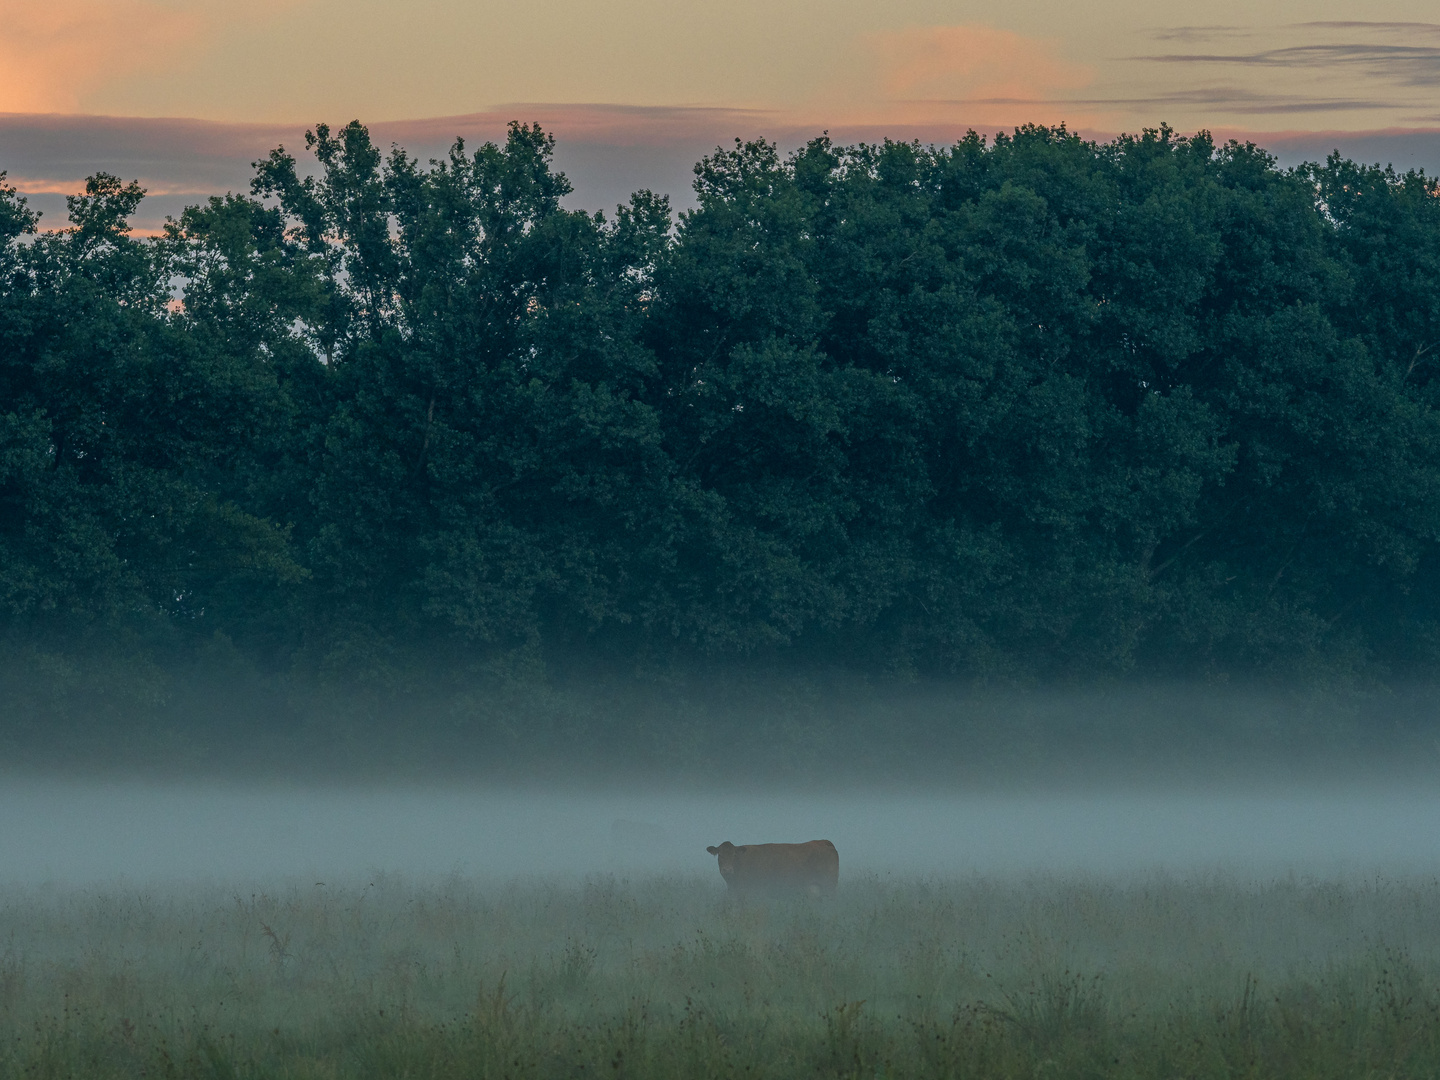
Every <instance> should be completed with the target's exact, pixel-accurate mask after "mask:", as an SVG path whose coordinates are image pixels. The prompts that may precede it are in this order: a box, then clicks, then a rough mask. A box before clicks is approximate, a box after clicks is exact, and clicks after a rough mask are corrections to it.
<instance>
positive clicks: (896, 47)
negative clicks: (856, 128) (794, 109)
mask: <svg viewBox="0 0 1440 1080" xmlns="http://www.w3.org/2000/svg"><path fill="white" fill-rule="evenodd" d="M848 75H849V78H848V82H847V85H845V86H843V87H841V86H835V87H833V88H832V91H831V92H830V93H826V94H824V95H823V99H824V101H825V102H826V103H828V104H830V105H831V106H832V107H833V106H836V105H843V112H844V115H845V117H846V118H847V119H851V120H853V121H855V122H860V123H886V122H889V123H895V122H900V123H907V124H932V123H945V122H946V121H947V120H958V121H959V122H962V123H967V124H991V123H996V124H1008V123H1017V122H1029V121H1037V122H1045V123H1049V122H1054V121H1058V120H1062V119H1065V120H1069V121H1070V122H1071V123H1072V124H1074V125H1078V124H1092V123H1094V122H1095V120H1096V119H1097V117H1095V116H1093V115H1090V113H1091V112H1092V111H1093V110H1088V109H1087V110H1085V111H1084V112H1083V113H1082V112H1081V110H1080V109H1079V108H1077V107H1074V106H1070V105H1068V104H1067V103H1066V100H1065V99H1066V98H1067V97H1068V96H1069V94H1070V93H1071V92H1072V91H1074V90H1077V89H1079V88H1081V87H1084V86H1087V85H1089V84H1090V83H1091V81H1092V80H1093V78H1094V70H1093V69H1092V68H1091V67H1090V66H1088V65H1085V64H1077V63H1075V62H1073V61H1070V60H1066V59H1064V58H1063V57H1062V56H1061V55H1060V52H1059V48H1058V46H1057V44H1056V42H1054V41H1053V40H1049V39H1040V38H1029V37H1025V36H1023V35H1021V34H1017V33H1014V32H1013V31H1010V30H997V29H996V28H994V27H991V26H980V25H961V26H914V27H908V28H906V29H903V30H891V31H882V32H878V33H872V34H867V35H865V36H864V38H863V39H861V41H860V42H859V56H858V57H857V61H856V63H855V65H854V67H853V68H852V70H851V71H850V72H849V73H848Z"/></svg>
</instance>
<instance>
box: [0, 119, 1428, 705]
mask: <svg viewBox="0 0 1440 1080" xmlns="http://www.w3.org/2000/svg"><path fill="white" fill-rule="evenodd" d="M307 144H308V147H309V150H310V151H311V152H312V153H313V156H314V159H315V160H314V163H313V164H307V165H305V166H301V165H300V164H297V161H296V159H295V158H294V157H292V156H291V155H289V154H288V153H286V152H285V151H284V150H278V149H277V150H276V151H274V152H273V153H272V154H271V155H270V157H269V158H268V159H267V160H265V161H261V162H257V163H256V171H255V177H254V181H253V183H252V187H251V192H250V194H249V195H228V196H225V197H224V198H213V199H210V200H209V201H208V202H206V203H205V204H203V205H200V206H196V207H192V208H190V209H189V210H187V211H186V212H185V213H184V215H183V216H182V217H181V218H180V219H179V220H178V221H174V222H172V223H170V224H169V225H168V227H167V229H166V231H165V234H164V235H163V236H161V237H158V238H152V239H137V238H134V237H132V236H131V235H130V234H129V230H128V226H127V218H128V217H129V215H131V214H133V212H134V211H135V209H136V207H137V205H138V204H139V202H140V200H141V198H142V197H143V191H142V190H141V189H140V188H139V187H138V186H137V185H135V184H125V183H122V182H121V181H120V180H119V179H117V178H115V177H112V176H108V175H104V174H99V175H96V176H94V177H92V178H91V179H90V180H89V182H88V183H87V185H86V190H85V193H84V194H83V195H78V196H75V197H73V198H72V199H70V200H69V202H70V219H71V223H72V224H71V226H70V227H69V228H65V229H60V230H56V231H45V232H37V231H36V230H37V221H36V218H35V216H34V215H33V214H31V213H30V212H29V211H28V210H27V209H26V206H25V200H24V198H23V197H22V196H20V195H19V194H17V193H16V192H15V191H14V190H13V189H11V188H8V187H7V188H4V189H3V193H0V236H3V244H0V279H3V280H0V628H3V631H0V632H3V635H4V639H5V641H6V642H8V643H9V647H11V648H12V650H13V649H31V648H34V649H42V650H50V653H51V654H59V653H64V652H65V651H66V650H70V651H75V650H81V649H84V648H89V647H98V646H99V645H101V644H103V645H104V646H105V647H106V648H113V647H118V646H117V645H116V643H128V645H126V647H127V648H131V647H133V649H134V650H135V651H136V655H144V656H148V657H152V658H154V657H161V658H164V657H183V656H188V655H192V654H194V653H195V651H196V650H199V649H210V648H214V643H215V642H217V641H223V642H224V643H225V647H226V649H229V650H232V651H233V652H234V653H236V654H238V655H240V656H242V657H244V658H245V659H246V662H247V663H250V664H253V665H255V666H256V668H257V669H260V670H269V671H294V670H297V669H305V670H320V671H329V672H332V673H337V674H340V675H344V676H345V677H360V676H364V677H367V678H388V677H390V676H391V675H393V674H394V673H395V672H397V671H420V670H423V671H426V672H430V673H432V674H433V673H436V672H449V673H463V674H464V675H465V676H466V677H469V676H472V675H474V674H476V673H480V672H486V671H491V672H494V671H509V672H511V673H514V672H516V671H529V672H539V671H543V670H547V668H548V669H553V668H554V666H555V665H556V664H561V663H570V662H572V661H574V659H575V658H582V659H583V660H584V662H586V663H594V664H598V665H600V666H602V667H606V668H611V669H614V668H617V667H618V668H619V669H626V670H633V669H635V668H636V667H640V668H650V669H661V670H664V669H670V670H674V669H675V668H676V666H677V665H679V666H681V667H684V666H685V665H692V664H701V665H706V664H710V665H713V664H722V663H726V662H729V661H732V660H744V661H746V662H748V663H758V664H762V665H771V666H772V667H775V666H778V667H779V668H786V667H788V666H798V667H806V666H814V665H820V666H825V665H830V666H839V667H843V668H847V669H850V670H858V671H876V672H895V671H898V672H917V673H922V674H924V673H933V674H959V675H965V676H970V675H977V676H985V677H990V676H996V677H1000V678H1007V679H1008V678H1019V679H1022V680H1023V679H1029V678H1036V679H1039V678H1047V677H1055V676H1060V677H1073V676H1081V677H1084V676H1089V675H1093V674H1098V673H1110V674H1123V673H1126V672H1137V671H1138V672H1143V673H1147V674H1183V675H1197V674H1198V675H1207V674H1227V673H1252V674H1253V673H1257V672H1290V673H1293V672H1297V671H1312V672H1313V671H1328V672H1342V673H1352V674H1353V673H1371V674H1379V675H1382V676H1385V675H1389V676H1395V677H1400V676H1404V675H1433V674H1435V673H1436V669H1437V663H1440V618H1437V616H1440V400H1437V394H1440V188H1437V185H1436V183H1435V181H1433V180H1430V179H1428V178H1426V177H1425V176H1423V175H1422V174H1417V173H1413V172H1412V173H1406V174H1405V175H1398V174H1396V173H1395V172H1393V171H1392V170H1390V169H1380V168H1375V167H1364V166H1360V165H1357V164H1355V163H1353V162H1350V161H1346V160H1342V159H1340V158H1339V157H1338V156H1332V157H1331V158H1330V159H1329V160H1328V161H1327V162H1326V163H1325V164H1324V165H1307V166H1304V167H1301V168H1298V169H1294V170H1282V169H1280V168H1278V167H1277V166H1276V164H1275V161H1274V159H1273V158H1271V157H1270V156H1268V155H1267V154H1266V153H1265V152H1264V151H1263V150H1261V149H1258V148H1256V147H1254V146H1250V145H1237V144H1235V143H1230V144H1228V145H1224V146H1217V145H1215V144H1214V143H1213V142H1212V141H1211V139H1210V138H1209V136H1208V135H1206V134H1204V133H1202V134H1200V135H1197V136H1195V137H1194V138H1188V139H1187V138H1180V137H1177V136H1176V135H1174V134H1173V133H1172V132H1171V131H1169V130H1168V129H1163V128H1162V129H1160V130H1158V131H1147V132H1145V133H1144V134H1143V135H1141V136H1138V137H1130V136H1126V137H1122V138H1119V139H1117V140H1115V141H1114V142H1111V143H1105V144H1097V143H1093V142H1087V141H1084V140H1082V139H1080V138H1078V137H1076V136H1074V135H1072V134H1070V133H1068V132H1067V131H1066V130H1065V129H1064V128H1058V129H1051V128H1043V127H1027V128H1022V129H1019V130H1017V131H1016V132H1015V133H1014V134H1013V135H1009V136H1004V135H1002V136H998V137H997V138H995V139H994V140H993V141H989V142H987V141H986V140H984V139H982V138H980V137H977V136H975V135H971V136H969V137H967V138H965V139H963V140H961V141H960V142H958V143H956V144H955V145H953V146H947V147H935V148H931V147H925V146H920V145H912V144H895V143H885V144H883V145H878V146H865V145H862V146H853V147H838V146H835V145H833V144H832V143H831V142H830V141H829V140H828V139H825V138H819V139H815V140H813V141H811V142H810V143H809V144H808V145H807V146H806V147H804V148H803V149H802V150H800V151H798V152H796V153H795V154H793V155H791V156H789V157H788V158H786V157H782V156H781V155H779V154H778V153H777V151H776V149H775V147H773V146H771V145H768V144H766V143H764V142H754V143H745V144H741V143H739V142H738V141H737V143H736V145H735V148H734V149H733V150H717V152H716V153H715V154H714V155H713V156H711V157H708V158H706V159H705V160H703V161H702V162H701V163H700V164H699V165H697V166H696V169H695V174H696V179H695V191H696V196H697V199H698V206H697V208H696V209H695V210H693V211H689V212H686V213H682V214H680V215H678V218H677V216H676V215H673V214H672V213H671V211H670V208H669V206H668V205H667V202H666V200H665V199H664V198H660V197H657V196H654V195H652V194H650V193H647V192H641V193H639V194H636V195H635V196H634V197H633V198H632V200H631V202H630V204H629V205H628V206H624V207H621V208H619V209H618V210H617V212H616V213H615V214H614V215H613V217H611V216H601V215H598V214H596V215H589V214H586V213H583V212H577V211H569V210H565V209H563V208H562V206H561V200H562V198H563V197H564V196H565V195H566V194H567V192H568V191H569V185H568V184H567V182H566V180H565V178H564V177H563V175H561V174H558V173H556V172H555V171H553V170H552V168H551V167H550V158H551V150H552V146H553V140H552V138H551V137H550V136H548V135H546V134H544V133H542V132H541V130H540V129H539V128H538V127H527V126H518V125H517V126H512V128H511V130H510V133H509V137H508V139H507V140H506V142H505V144H504V145H503V146H499V145H493V144H487V145H485V146H483V147H481V148H480V149H479V150H478V151H475V152H473V153H471V152H469V151H468V150H466V148H465V147H464V146H463V145H462V144H460V143H458V142H457V143H456V145H455V147H454V149H453V150H452V151H451V153H450V155H449V157H448V158H447V159H446V160H443V161H435V162H431V163H429V164H428V165H422V164H420V163H418V162H417V161H415V160H414V159H412V158H410V157H408V156H406V155H405V154H404V152H403V151H401V150H398V149H397V150H394V151H392V152H391V153H389V154H388V155H386V154H384V153H383V152H382V151H381V150H380V149H379V148H377V147H375V146H374V145H372V143H371V141H370V139H369V136H368V134H367V131H366V129H365V128H364V127H363V126H361V125H359V124H358V123H357V124H351V125H349V126H348V127H346V128H344V129H343V130H340V131H338V132H332V131H330V130H329V129H327V128H325V127H324V126H319V127H317V128H316V129H315V131H314V133H313V134H311V135H309V136H307ZM0 164H3V162H0Z"/></svg>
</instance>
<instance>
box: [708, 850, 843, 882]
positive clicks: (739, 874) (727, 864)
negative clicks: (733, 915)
mask: <svg viewBox="0 0 1440 1080" xmlns="http://www.w3.org/2000/svg"><path fill="white" fill-rule="evenodd" d="M705 850H706V851H708V852H709V853H710V854H711V855H714V856H716V857H717V858H718V859H719V862H720V876H721V877H723V878H724V879H725V884H726V885H728V886H730V888H732V889H738V890H742V891H782V890H804V891H806V892H809V893H811V894H819V893H822V892H834V891H835V887H836V885H838V884H839V881H840V853H839V852H838V851H836V850H835V845H834V844H832V843H831V842H830V841H829V840H811V841H810V842H809V843H808V844H741V845H740V846H739V847H736V846H735V845H734V844H732V843H731V842H730V841H729V840H726V841H725V842H724V843H723V844H721V845H720V846H719V847H709V848H706V849H705Z"/></svg>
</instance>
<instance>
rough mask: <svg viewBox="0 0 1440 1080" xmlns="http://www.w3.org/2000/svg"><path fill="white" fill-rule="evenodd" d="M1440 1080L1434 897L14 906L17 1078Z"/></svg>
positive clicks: (712, 885)
mask: <svg viewBox="0 0 1440 1080" xmlns="http://www.w3.org/2000/svg"><path fill="white" fill-rule="evenodd" d="M1437 1074H1440V884H1437V883H1436V882H1433V881H1415V880H1369V881H1351V882H1346V883H1336V882H1321V881H1316V882H1311V881H1303V880H1280V881H1274V882H1269V883H1261V884H1252V883H1246V882H1241V881H1236V880H1231V879H1226V878H1223V877H1214V878H1206V877H1196V878H1187V879H1176V878H1162V877H1152V878H1137V879H1131V880H1126V881H1113V880H1100V879H1095V880H1081V879H1073V878H1072V879H1043V878H1032V879H1024V880H1020V879H1005V880H1001V879H981V878H976V879H971V880H961V881H922V880H914V881H899V882H894V881H882V880H876V879H864V878H856V877H854V876H851V877H849V878H848V879H847V880H845V881H843V882H842V888H841V892H840V894H839V895H838V896H837V897H835V898H833V899H829V900H819V901H805V900H793V901H775V902H768V903H759V902H743V901H738V900H736V899H734V898H732V897H729V896H727V895H726V894H725V893H724V891H723V888H722V887H721V886H720V883H719V882H718V880H717V881H711V880H709V879H708V878H706V879H683V878H660V879H645V880H626V879H617V878H610V877H602V878H593V879H590V880H587V881H584V882H574V883H559V882H545V881H533V882H513V883H508V884H484V883H477V882H472V881H468V880H451V881H447V882H442V883H433V884H424V885H422V884H415V883H409V882H405V881H401V880H393V879H383V878H378V879H376V880H374V881H373V882H369V881H365V882H359V883H356V884H354V885H351V886H346V887H336V886H334V885H329V884H327V885H320V884H313V885H312V884H309V883H307V884H305V885H304V886H303V887H302V886H298V885H296V886H287V887H283V888H279V889H272V890H269V891H266V892H264V893H261V892H255V893H249V892H247V893H245V894H244V895H239V896H237V895H235V894H234V892H233V890H229V891H227V890H220V889H209V890H206V889H187V890H178V889H174V890H169V891H166V890H158V889H157V890H143V889H123V888H117V889H113V890H94V889H87V890H48V891H47V890H32V891H17V890H13V889H12V890H8V891H5V892H3V893H0V1076H5V1077H10V1076H15V1077H20V1076H24V1077H87V1078H89V1077H97V1078H98V1077H138V1076H147V1077H150V1076H157V1077H158V1076H184V1077H189V1076H194V1077H377V1078H378V1077H386V1078H392V1077H431V1076H433V1077H562V1076H563V1077H650V1076H653V1077H721V1076H737V1077H801V1076H854V1077H867V1078H868V1077H878V1076H885V1077H892V1076H893V1077H902V1076H914V1077H932V1076H933V1077H986V1076H1006V1077H1011V1076H1013V1077H1021V1076H1023V1077H1069V1076H1076V1077H1080V1076H1085V1077H1098V1076H1117V1077H1129V1076H1135V1077H1142V1076H1143V1077H1156V1078H1168V1077H1288V1076H1296V1077H1299V1076H1304V1077H1325V1076H1335V1077H1362V1076H1377V1077H1378V1076H1387V1077H1388V1076H1434V1075H1437Z"/></svg>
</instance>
